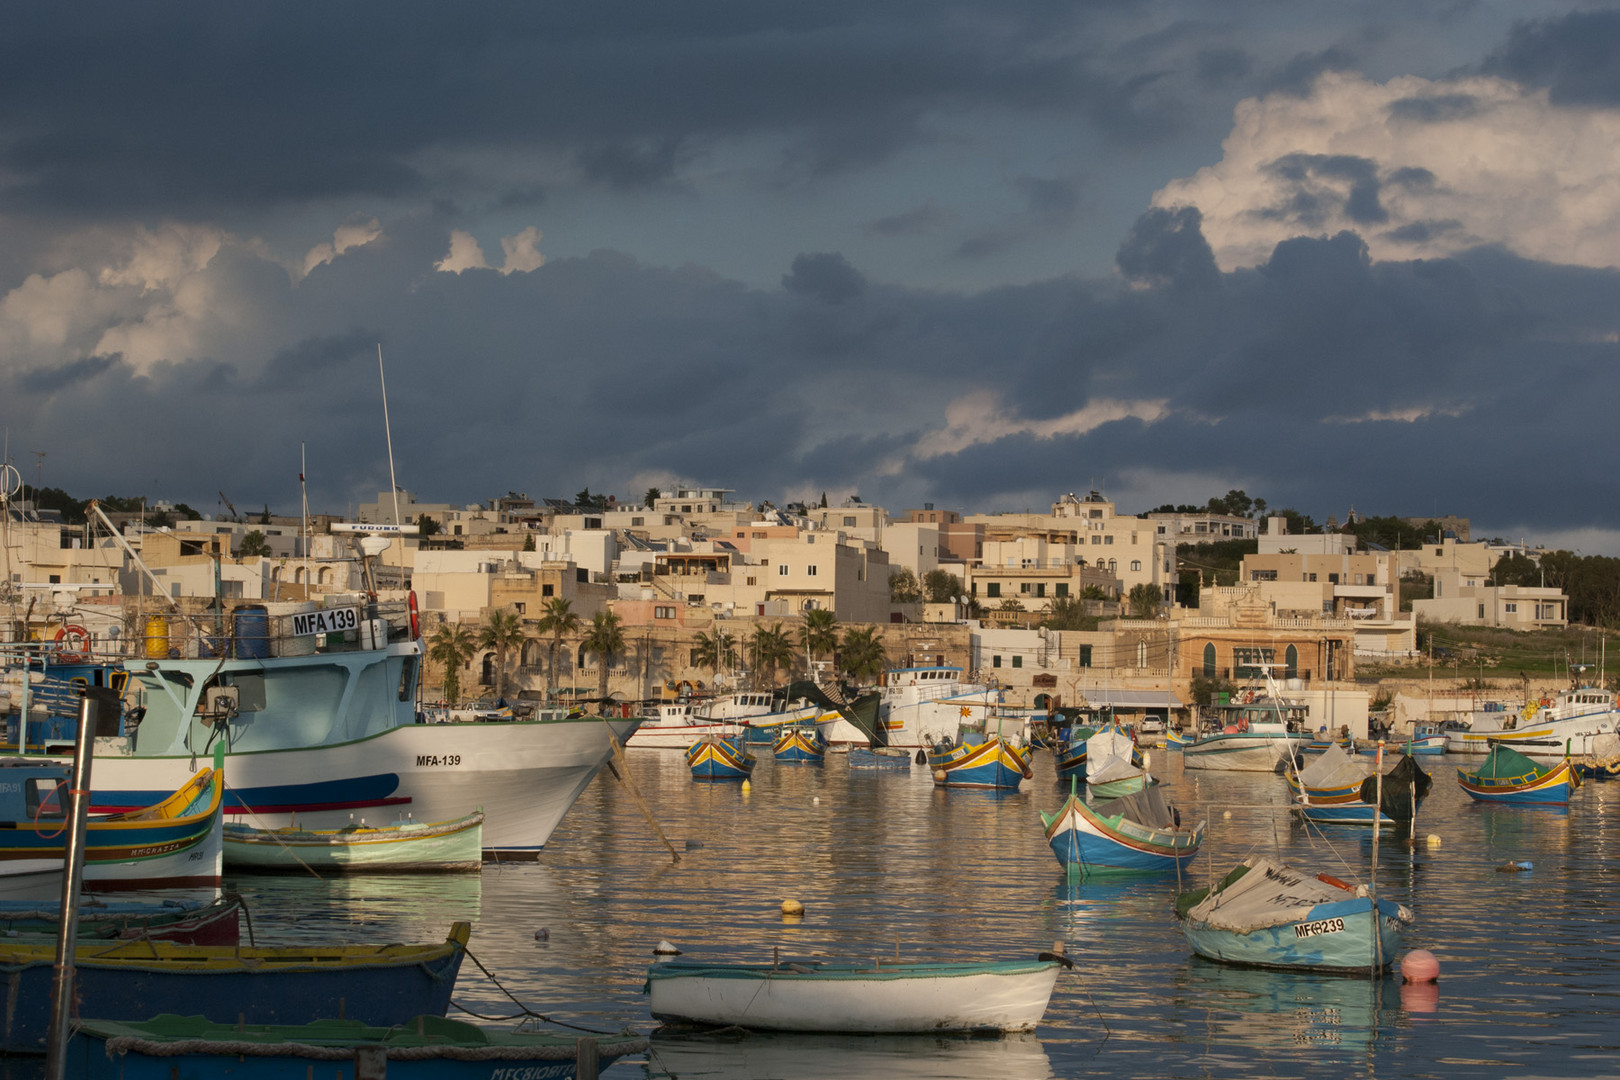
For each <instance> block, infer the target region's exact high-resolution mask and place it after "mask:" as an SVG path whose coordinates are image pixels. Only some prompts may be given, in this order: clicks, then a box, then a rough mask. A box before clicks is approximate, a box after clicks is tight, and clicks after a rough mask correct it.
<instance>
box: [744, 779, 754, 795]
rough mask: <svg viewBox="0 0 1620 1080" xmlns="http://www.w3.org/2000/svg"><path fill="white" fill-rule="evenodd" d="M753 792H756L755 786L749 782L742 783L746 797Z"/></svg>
mask: <svg viewBox="0 0 1620 1080" xmlns="http://www.w3.org/2000/svg"><path fill="white" fill-rule="evenodd" d="M753 790H754V786H753V785H752V784H750V783H749V782H748V781H746V780H744V781H743V783H742V793H743V794H744V795H746V794H748V793H749V792H750V791H753Z"/></svg>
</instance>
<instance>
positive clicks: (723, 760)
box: [686, 734, 755, 780]
mask: <svg viewBox="0 0 1620 1080" xmlns="http://www.w3.org/2000/svg"><path fill="white" fill-rule="evenodd" d="M754 764H755V760H754V755H753V754H751V753H749V751H748V743H747V742H746V741H745V740H744V738H743V737H742V736H741V735H740V734H739V735H732V736H731V737H729V738H722V737H721V736H719V735H705V736H703V738H701V739H699V740H698V741H697V742H695V743H693V744H692V745H691V747H690V748H688V749H687V751H686V767H687V768H688V769H690V770H692V779H694V780H746V779H748V778H749V776H751V775H752V774H753V772H754Z"/></svg>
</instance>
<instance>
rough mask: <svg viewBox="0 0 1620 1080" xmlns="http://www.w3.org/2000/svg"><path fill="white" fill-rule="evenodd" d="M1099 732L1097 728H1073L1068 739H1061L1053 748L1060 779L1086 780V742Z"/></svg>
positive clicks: (1083, 781)
mask: <svg viewBox="0 0 1620 1080" xmlns="http://www.w3.org/2000/svg"><path fill="white" fill-rule="evenodd" d="M1096 733H1097V731H1096V729H1095V728H1089V727H1088V728H1079V729H1078V730H1071V734H1070V736H1069V737H1068V738H1066V739H1059V740H1058V743H1057V745H1056V746H1055V747H1053V749H1052V761H1053V763H1054V765H1055V767H1056V769H1057V778H1058V779H1059V780H1078V781H1080V782H1081V783H1085V780H1086V742H1087V740H1089V739H1090V738H1091V737H1092V736H1093V735H1095V734H1096Z"/></svg>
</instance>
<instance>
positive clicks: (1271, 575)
mask: <svg viewBox="0 0 1620 1080" xmlns="http://www.w3.org/2000/svg"><path fill="white" fill-rule="evenodd" d="M1249 580H1250V581H1276V580H1277V571H1275V570H1250V571H1249Z"/></svg>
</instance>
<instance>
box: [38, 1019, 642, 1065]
mask: <svg viewBox="0 0 1620 1080" xmlns="http://www.w3.org/2000/svg"><path fill="white" fill-rule="evenodd" d="M581 1041H582V1040H580V1039H578V1038H576V1037H569V1036H562V1035H552V1034H546V1033H542V1032H536V1031H495V1030H491V1029H489V1028H481V1027H478V1026H476V1025H474V1024H468V1023H465V1022H463V1021H460V1020H447V1019H445V1018H444V1017H442V1016H418V1017H414V1018H412V1019H410V1020H407V1021H406V1022H405V1023H404V1024H401V1025H398V1026H395V1027H376V1026H368V1025H366V1024H362V1023H359V1022H358V1021H354V1020H317V1021H316V1022H314V1023H312V1024H301V1025H296V1026H289V1025H266V1024H240V1025H238V1024H234V1023H232V1024H216V1023H212V1022H210V1021H208V1020H206V1019H204V1018H203V1017H201V1016H175V1015H172V1014H168V1015H163V1016H158V1017H154V1018H153V1019H151V1020H147V1021H144V1022H138V1021H114V1020H82V1021H80V1022H79V1024H78V1026H77V1028H76V1029H75V1031H74V1035H73V1039H72V1041H71V1042H70V1043H69V1044H68V1067H67V1073H68V1075H69V1076H72V1077H75V1078H79V1077H82V1078H84V1080H173V1078H174V1077H176V1076H182V1077H232V1078H233V1080H261V1078H262V1080H271V1078H281V1077H289V1076H304V1075H320V1076H330V1075H336V1076H356V1077H359V1076H377V1077H381V1076H383V1075H385V1070H386V1075H387V1076H388V1077H390V1078H412V1077H421V1078H433V1080H438V1078H440V1077H443V1078H446V1080H460V1078H465V1080H489V1078H490V1077H512V1078H514V1080H516V1078H519V1077H521V1078H522V1080H567V1078H569V1077H573V1076H576V1075H577V1074H578V1067H579V1058H580V1054H581V1047H580V1043H581ZM591 1041H592V1042H594V1043H595V1046H594V1055H595V1058H596V1062H597V1064H598V1066H599V1067H603V1068H605V1067H606V1066H608V1065H610V1064H611V1063H612V1062H614V1061H615V1060H617V1059H619V1058H621V1057H624V1056H625V1055H626V1054H633V1053H638V1052H640V1051H642V1050H645V1049H646V1048H647V1040H646V1039H643V1038H640V1037H623V1036H610V1037H607V1038H604V1039H600V1040H591ZM328 1070H335V1072H329V1071H328Z"/></svg>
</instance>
